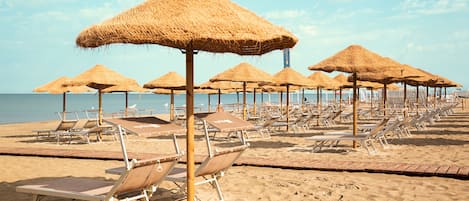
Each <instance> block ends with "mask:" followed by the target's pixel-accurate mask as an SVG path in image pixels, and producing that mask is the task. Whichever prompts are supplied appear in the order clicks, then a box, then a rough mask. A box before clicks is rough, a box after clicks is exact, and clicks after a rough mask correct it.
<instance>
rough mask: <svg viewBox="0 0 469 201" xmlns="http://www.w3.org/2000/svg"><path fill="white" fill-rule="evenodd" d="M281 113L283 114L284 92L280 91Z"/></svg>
mask: <svg viewBox="0 0 469 201" xmlns="http://www.w3.org/2000/svg"><path fill="white" fill-rule="evenodd" d="M279 98H280V115H283V92H282V91H281V92H280V97H279Z"/></svg>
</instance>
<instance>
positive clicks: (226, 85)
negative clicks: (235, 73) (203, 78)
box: [199, 81, 243, 89]
mask: <svg viewBox="0 0 469 201" xmlns="http://www.w3.org/2000/svg"><path fill="white" fill-rule="evenodd" d="M199 87H200V88H201V89H242V88H243V85H242V84H241V83H239V82H231V81H217V82H210V81H208V82H204V83H202V84H200V85H199Z"/></svg>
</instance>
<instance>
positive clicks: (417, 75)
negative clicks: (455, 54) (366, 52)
mask: <svg viewBox="0 0 469 201" xmlns="http://www.w3.org/2000/svg"><path fill="white" fill-rule="evenodd" d="M357 79H358V80H361V81H370V82H379V83H382V84H390V83H394V82H407V81H414V82H426V81H429V80H430V79H431V78H430V77H429V76H428V75H426V74H424V73H422V72H421V71H419V70H417V69H416V68H414V67H412V66H410V65H407V64H403V65H401V67H400V70H383V71H380V72H366V73H359V74H357ZM348 80H349V81H351V80H353V78H352V77H349V78H348Z"/></svg>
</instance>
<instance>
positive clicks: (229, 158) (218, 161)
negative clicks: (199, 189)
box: [195, 145, 249, 177]
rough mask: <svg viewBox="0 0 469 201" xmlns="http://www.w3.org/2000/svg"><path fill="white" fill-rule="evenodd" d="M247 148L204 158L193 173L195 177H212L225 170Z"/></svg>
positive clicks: (237, 148)
mask: <svg viewBox="0 0 469 201" xmlns="http://www.w3.org/2000/svg"><path fill="white" fill-rule="evenodd" d="M248 147H249V145H242V146H238V147H234V148H231V149H229V150H224V151H220V152H216V153H215V154H214V155H213V156H212V157H207V158H205V160H204V162H203V163H202V164H201V165H200V166H199V167H198V168H197V170H196V171H195V176H196V177H198V176H205V175H213V174H216V173H219V172H221V171H225V170H227V169H228V168H230V167H231V166H232V165H233V163H234V162H235V161H236V159H238V158H239V156H241V154H242V153H243V152H244V150H246V149H247V148H248Z"/></svg>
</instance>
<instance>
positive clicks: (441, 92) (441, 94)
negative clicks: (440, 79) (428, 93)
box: [439, 87, 443, 101]
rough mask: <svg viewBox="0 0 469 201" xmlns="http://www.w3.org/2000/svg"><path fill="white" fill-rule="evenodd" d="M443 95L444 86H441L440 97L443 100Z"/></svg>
mask: <svg viewBox="0 0 469 201" xmlns="http://www.w3.org/2000/svg"><path fill="white" fill-rule="evenodd" d="M442 97H443V87H440V97H439V100H440V101H441V99H442Z"/></svg>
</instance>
